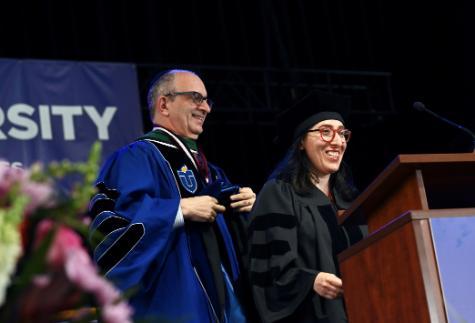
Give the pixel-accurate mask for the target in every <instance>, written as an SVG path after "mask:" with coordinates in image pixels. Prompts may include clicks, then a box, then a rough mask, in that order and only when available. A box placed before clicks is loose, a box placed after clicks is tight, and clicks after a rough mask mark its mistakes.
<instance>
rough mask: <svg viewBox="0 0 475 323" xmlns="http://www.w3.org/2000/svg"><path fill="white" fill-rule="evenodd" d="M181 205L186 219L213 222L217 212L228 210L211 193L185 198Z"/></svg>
mask: <svg viewBox="0 0 475 323" xmlns="http://www.w3.org/2000/svg"><path fill="white" fill-rule="evenodd" d="M180 207H181V211H182V213H183V217H184V218H185V219H186V220H190V221H197V222H213V221H214V219H215V218H216V214H217V213H219V212H224V211H225V210H226V208H225V207H224V206H222V205H221V204H218V200H217V199H215V198H214V197H211V196H209V195H203V196H195V197H187V198H183V199H181V201H180Z"/></svg>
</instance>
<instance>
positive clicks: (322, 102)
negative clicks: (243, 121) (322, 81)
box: [277, 91, 350, 146]
mask: <svg viewBox="0 0 475 323" xmlns="http://www.w3.org/2000/svg"><path fill="white" fill-rule="evenodd" d="M349 110H350V101H349V98H348V97H346V96H343V95H338V94H333V93H328V92H323V91H312V92H310V93H309V94H307V95H305V96H304V97H302V98H301V99H299V100H297V101H296V102H295V103H294V104H293V105H292V106H291V107H290V108H288V109H286V110H284V111H283V112H281V113H280V114H279V115H278V116H277V126H278V129H277V143H278V144H279V145H286V146H288V145H290V144H292V143H293V142H294V141H295V140H296V139H297V138H299V137H300V136H301V135H303V134H304V133H305V132H306V131H307V130H308V129H310V128H311V127H312V126H313V125H314V124H316V123H319V122H321V121H323V120H339V121H341V122H342V123H345V121H344V119H343V116H345V117H346V116H347V115H348V114H349Z"/></svg>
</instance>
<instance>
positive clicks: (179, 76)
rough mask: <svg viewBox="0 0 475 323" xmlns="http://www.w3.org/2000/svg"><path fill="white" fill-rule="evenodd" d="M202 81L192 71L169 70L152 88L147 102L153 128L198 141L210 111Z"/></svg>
mask: <svg viewBox="0 0 475 323" xmlns="http://www.w3.org/2000/svg"><path fill="white" fill-rule="evenodd" d="M196 94H198V95H200V96H201V97H203V98H205V99H206V97H207V92H206V87H205V85H204V83H203V81H202V80H201V79H200V78H199V76H198V75H196V74H195V73H194V72H192V71H187V70H170V71H167V72H165V73H164V74H162V75H161V76H160V77H159V78H158V79H157V81H156V82H155V83H154V84H153V85H152V87H151V88H150V91H149V96H148V99H149V100H148V101H149V108H150V114H151V117H152V121H153V123H154V124H158V125H160V126H162V127H165V128H167V129H168V130H170V131H172V132H174V133H175V134H177V135H180V136H182V137H185V138H190V139H197V138H198V136H199V134H201V132H202V131H203V124H204V121H205V119H206V116H207V114H208V113H209V112H210V111H211V108H210V106H209V105H208V101H207V100H199V99H198V100H197V99H196Z"/></svg>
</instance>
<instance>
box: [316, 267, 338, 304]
mask: <svg viewBox="0 0 475 323" xmlns="http://www.w3.org/2000/svg"><path fill="white" fill-rule="evenodd" d="M313 290H314V291H315V292H316V293H317V294H318V295H320V296H322V297H324V298H327V299H335V298H337V297H339V296H341V295H342V294H343V282H342V281H341V279H340V278H338V277H337V276H335V275H333V274H330V273H325V272H320V273H319V274H318V275H317V277H316V278H315V281H314V283H313Z"/></svg>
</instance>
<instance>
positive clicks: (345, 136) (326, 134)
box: [307, 127, 351, 142]
mask: <svg viewBox="0 0 475 323" xmlns="http://www.w3.org/2000/svg"><path fill="white" fill-rule="evenodd" d="M317 131H318V132H320V137H321V138H322V140H323V141H325V142H332V141H333V139H335V135H336V134H338V135H339V136H340V138H341V140H343V141H345V142H348V141H350V138H351V131H350V130H348V129H336V130H335V129H333V128H330V127H320V128H318V129H310V130H308V131H307V132H317Z"/></svg>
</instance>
